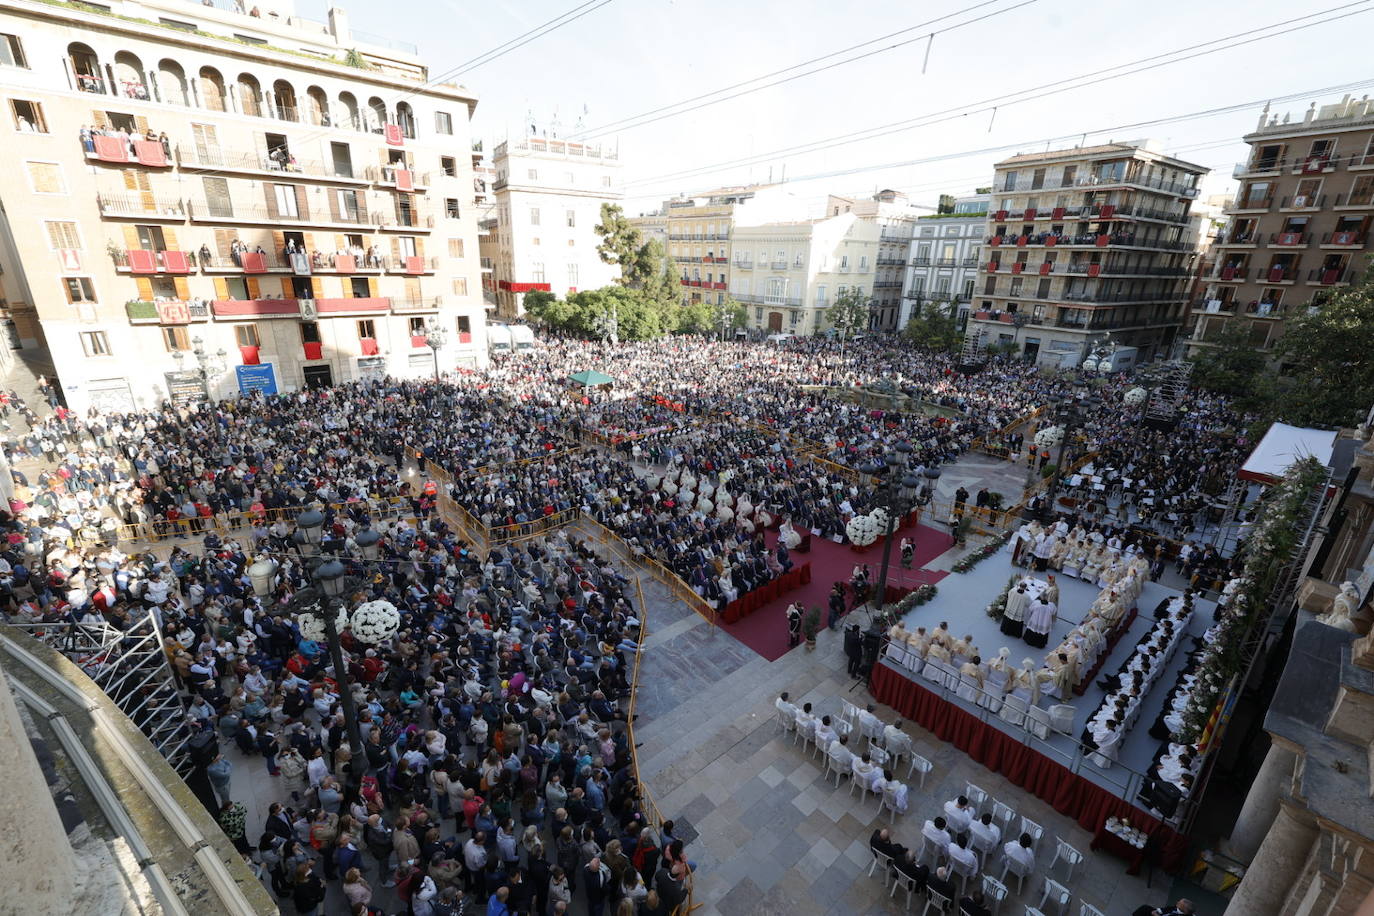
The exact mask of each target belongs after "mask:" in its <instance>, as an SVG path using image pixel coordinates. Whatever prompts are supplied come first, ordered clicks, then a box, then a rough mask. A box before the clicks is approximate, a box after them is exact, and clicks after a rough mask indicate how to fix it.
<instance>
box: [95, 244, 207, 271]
mask: <svg viewBox="0 0 1374 916" xmlns="http://www.w3.org/2000/svg"><path fill="white" fill-rule="evenodd" d="M110 258H111V259H112V260H113V261H114V265H115V268H116V269H117V270H127V271H130V272H131V273H136V274H154V273H175V274H186V273H190V272H191V271H192V270H194V269H195V268H196V253H195V252H194V251H146V250H143V249H138V250H136V251H134V252H133V253H132V255H131V254H130V252H128V251H124V250H122V249H121V250H111V251H110Z"/></svg>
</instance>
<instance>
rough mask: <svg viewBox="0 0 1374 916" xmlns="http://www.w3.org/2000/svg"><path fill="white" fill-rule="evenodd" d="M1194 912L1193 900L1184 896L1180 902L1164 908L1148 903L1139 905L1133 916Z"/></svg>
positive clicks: (1178, 915) (1180, 915) (1188, 915)
mask: <svg viewBox="0 0 1374 916" xmlns="http://www.w3.org/2000/svg"><path fill="white" fill-rule="evenodd" d="M1193 912H1194V910H1193V901H1191V900H1189V899H1188V898H1186V897H1182V898H1180V899H1179V901H1178V903H1175V904H1174V905H1173V906H1170V907H1164V908H1162V909H1161V908H1159V907H1153V906H1150V905H1149V904H1148V903H1147V904H1145V905H1144V906H1138V907H1136V909H1135V912H1134V913H1132V914H1131V916H1193Z"/></svg>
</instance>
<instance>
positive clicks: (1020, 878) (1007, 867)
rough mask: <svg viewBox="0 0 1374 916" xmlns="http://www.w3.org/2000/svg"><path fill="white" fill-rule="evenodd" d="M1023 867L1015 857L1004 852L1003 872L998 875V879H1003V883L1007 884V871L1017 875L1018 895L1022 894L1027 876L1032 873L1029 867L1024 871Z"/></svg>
mask: <svg viewBox="0 0 1374 916" xmlns="http://www.w3.org/2000/svg"><path fill="white" fill-rule="evenodd" d="M1022 868H1023V866H1022V865H1021V864H1020V863H1019V862H1017V861H1016V860H1015V859H1013V858H1012V857H1011V856H1009V855H1007V854H1006V853H1003V854H1002V874H1000V875H998V876H997V880H998V881H1001V882H1002V883H1003V884H1006V883H1007V873H1008V872H1010V873H1011V874H1013V875H1015V876H1016V896H1018V897H1019V896H1021V889H1022V887H1024V886H1025V883H1026V878H1027V877H1028V876H1029V875H1030V869H1029V868H1027V869H1026V870H1025V871H1022V870H1021V869H1022Z"/></svg>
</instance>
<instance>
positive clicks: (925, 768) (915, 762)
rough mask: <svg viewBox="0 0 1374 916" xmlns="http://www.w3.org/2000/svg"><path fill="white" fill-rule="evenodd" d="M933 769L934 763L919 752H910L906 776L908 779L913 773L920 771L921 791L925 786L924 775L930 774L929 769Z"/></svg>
mask: <svg viewBox="0 0 1374 916" xmlns="http://www.w3.org/2000/svg"><path fill="white" fill-rule="evenodd" d="M933 769H935V764H933V763H931V762H930V761H929V760H927V759H925V758H924V757H922V756H921V755H920V754H912V755H911V765H910V766H909V767H907V769H906V778H907V779H910V778H911V776H912V774H913V773H920V774H921V791H923V792H924V791H925V788H926V776H928V775H930V771H931V770H933Z"/></svg>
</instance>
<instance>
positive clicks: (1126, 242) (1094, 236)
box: [986, 232, 1193, 251]
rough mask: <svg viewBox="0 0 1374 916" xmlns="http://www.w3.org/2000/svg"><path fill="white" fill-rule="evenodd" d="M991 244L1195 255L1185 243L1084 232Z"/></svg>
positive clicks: (991, 239) (1003, 238) (997, 238)
mask: <svg viewBox="0 0 1374 916" xmlns="http://www.w3.org/2000/svg"><path fill="white" fill-rule="evenodd" d="M986 241H987V243H988V244H989V245H991V246H992V247H994V248H999V247H1008V246H1013V245H1014V246H1015V247H1017V248H1025V247H1026V246H1036V247H1038V246H1041V245H1043V246H1045V247H1049V248H1053V247H1054V246H1056V245H1066V246H1067V245H1077V246H1093V247H1096V248H1106V247H1107V246H1109V245H1112V246H1117V247H1122V248H1151V249H1155V250H1158V251H1192V250H1193V246H1192V245H1191V244H1190V243H1188V242H1183V241H1166V240H1164V239H1146V238H1141V237H1139V236H1137V235H1136V234H1135V233H1129V232H1113V233H1107V232H1084V233H1080V234H1077V235H1070V234H1068V233H1055V232H1039V233H1036V234H1034V235H1016V236H1012V235H990V236H988V237H987V239H986Z"/></svg>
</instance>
